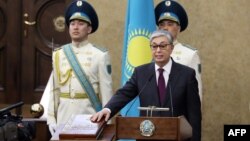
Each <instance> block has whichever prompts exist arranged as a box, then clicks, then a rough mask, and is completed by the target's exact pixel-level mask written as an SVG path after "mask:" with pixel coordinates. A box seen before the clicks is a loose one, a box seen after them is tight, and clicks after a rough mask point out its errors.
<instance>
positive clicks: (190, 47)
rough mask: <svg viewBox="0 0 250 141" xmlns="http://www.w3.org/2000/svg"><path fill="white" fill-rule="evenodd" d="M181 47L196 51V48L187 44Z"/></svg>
mask: <svg viewBox="0 0 250 141" xmlns="http://www.w3.org/2000/svg"><path fill="white" fill-rule="evenodd" d="M182 45H183V46H185V47H187V48H189V49H191V50H194V51H195V50H197V49H196V48H194V47H192V46H190V45H187V44H182Z"/></svg>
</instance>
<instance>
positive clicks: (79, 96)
mask: <svg viewBox="0 0 250 141" xmlns="http://www.w3.org/2000/svg"><path fill="white" fill-rule="evenodd" d="M97 95H98V94H97ZM60 97H61V98H76V99H85V98H88V95H87V94H86V93H75V96H74V97H71V96H70V94H69V93H61V94H60Z"/></svg>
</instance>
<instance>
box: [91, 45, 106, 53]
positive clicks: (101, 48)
mask: <svg viewBox="0 0 250 141" xmlns="http://www.w3.org/2000/svg"><path fill="white" fill-rule="evenodd" d="M93 47H95V48H97V49H99V50H100V51H102V52H106V51H108V49H106V48H104V47H99V46H96V45H93Z"/></svg>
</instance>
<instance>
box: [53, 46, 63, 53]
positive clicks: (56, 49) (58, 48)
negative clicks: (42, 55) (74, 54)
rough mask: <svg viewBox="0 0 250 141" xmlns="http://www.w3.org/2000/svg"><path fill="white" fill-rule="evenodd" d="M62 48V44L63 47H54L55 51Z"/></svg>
mask: <svg viewBox="0 0 250 141" xmlns="http://www.w3.org/2000/svg"><path fill="white" fill-rule="evenodd" d="M60 49H62V46H61V47H57V48H55V49H54V52H56V51H58V50H60Z"/></svg>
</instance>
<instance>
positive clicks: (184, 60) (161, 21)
mask: <svg viewBox="0 0 250 141" xmlns="http://www.w3.org/2000/svg"><path fill="white" fill-rule="evenodd" d="M155 18H156V23H157V25H158V28H159V29H163V30H167V31H169V32H170V33H171V34H172V35H173V37H174V50H173V52H172V54H171V57H172V58H173V59H174V61H176V62H178V63H180V64H183V65H186V66H189V67H191V68H193V69H195V72H196V79H197V81H198V85H199V96H200V100H202V81H201V62H200V57H199V55H198V50H197V49H195V48H193V47H190V46H188V45H184V44H182V43H180V42H178V40H177V36H178V35H179V33H180V32H183V31H184V30H185V29H186V28H187V26H188V16H187V13H186V11H185V9H184V8H183V7H182V6H181V5H180V4H179V3H178V2H176V1H174V0H165V1H162V2H160V3H159V4H158V5H157V6H156V7H155Z"/></svg>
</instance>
